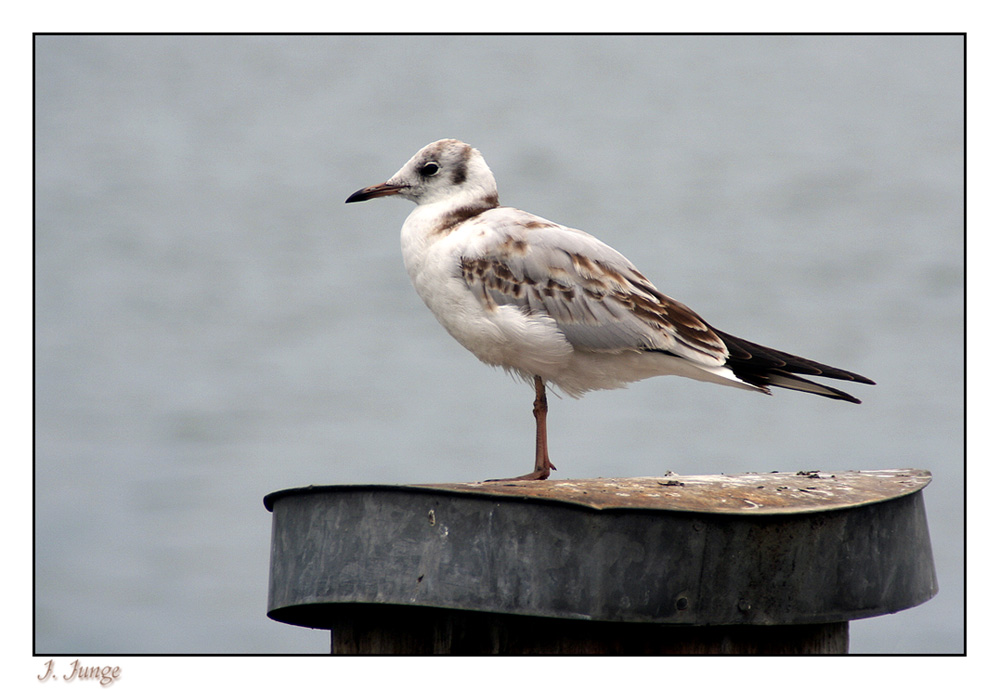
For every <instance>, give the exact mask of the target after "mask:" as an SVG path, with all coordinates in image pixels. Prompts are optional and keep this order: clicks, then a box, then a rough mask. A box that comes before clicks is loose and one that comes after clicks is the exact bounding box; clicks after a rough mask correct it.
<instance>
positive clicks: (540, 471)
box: [488, 376, 556, 482]
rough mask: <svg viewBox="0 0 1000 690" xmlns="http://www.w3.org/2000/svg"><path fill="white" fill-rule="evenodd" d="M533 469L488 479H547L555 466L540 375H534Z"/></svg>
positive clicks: (501, 480)
mask: <svg viewBox="0 0 1000 690" xmlns="http://www.w3.org/2000/svg"><path fill="white" fill-rule="evenodd" d="M532 409H533V411H534V414H535V471H534V472H531V473H529V474H522V475H521V476H520V477H511V478H510V479H490V480H488V481H491V482H504V481H521V480H527V479H547V478H548V476H549V473H550V472H551V471H552V470H554V469H555V468H556V466H555V465H553V464H552V463H551V462H550V461H549V437H548V432H547V431H546V427H545V417H546V416H547V414H548V411H549V402H548V400H547V399H546V397H545V381H544V380H543V379H542V377H541V376H536V377H535V405H534V407H533V408H532Z"/></svg>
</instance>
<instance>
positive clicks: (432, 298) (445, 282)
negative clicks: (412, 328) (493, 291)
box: [411, 270, 573, 381]
mask: <svg viewBox="0 0 1000 690" xmlns="http://www.w3.org/2000/svg"><path fill="white" fill-rule="evenodd" d="M435 273H436V272H434V271H427V270H425V271H423V272H420V273H417V274H416V275H414V276H411V277H412V278H413V285H414V287H415V288H416V291H417V294H419V295H420V297H421V298H422V299H423V300H424V303H425V304H427V306H428V307H429V308H430V310H431V311H432V312H433V313H434V316H436V317H437V319H438V321H439V322H440V323H441V325H442V326H444V327H445V329H446V330H447V331H448V333H450V334H451V336H452V337H453V338H455V340H457V341H458V342H460V343H461V344H462V345H463V346H464V347H465V348H466V349H467V350H469V351H470V352H472V354H474V355H475V356H476V357H478V358H479V359H480V360H482V361H483V362H485V363H486V364H491V365H493V366H499V367H504V368H505V369H511V370H514V371H516V372H517V373H519V374H521V375H522V376H536V375H537V376H541V377H542V378H545V379H547V380H550V381H557V380H558V378H559V376H560V374H561V372H562V371H563V370H564V369H565V368H566V367H567V366H568V365H569V363H570V360H571V359H572V357H573V346H572V345H570V344H569V343H568V342H567V341H566V338H565V336H564V335H563V334H562V332H561V331H560V330H559V327H558V326H557V325H556V323H555V321H553V320H552V319H551V318H549V317H548V316H545V315H541V314H526V313H525V312H523V311H522V310H521V309H519V308H517V307H514V306H498V305H483V303H482V302H480V300H479V299H477V297H476V296H475V295H474V294H473V293H472V292H470V291H469V289H468V287H467V286H466V284H465V282H464V281H463V280H462V279H461V278H460V277H457V276H454V275H451V274H448V273H443V272H442V273H438V274H436V275H435Z"/></svg>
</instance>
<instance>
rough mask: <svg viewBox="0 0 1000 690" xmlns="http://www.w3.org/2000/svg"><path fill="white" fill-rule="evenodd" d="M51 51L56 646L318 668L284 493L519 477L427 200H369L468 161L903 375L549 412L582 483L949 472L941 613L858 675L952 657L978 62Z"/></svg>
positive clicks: (873, 45) (47, 184)
mask: <svg viewBox="0 0 1000 690" xmlns="http://www.w3.org/2000/svg"><path fill="white" fill-rule="evenodd" d="M35 48H36V75H35V78H36V82H35V87H36V121H35V122H36V140H35V153H36V176H35V182H36V207H35V208H36V218H35V221H36V226H35V269H36V284H35V308H36V331H35V338H36V349H35V358H36V359H35V367H36V368H35V383H36V390H35V393H36V401H35V405H36V407H35V414H36V417H35V424H36V426H35V443H36V445H35V524H34V528H35V614H36V617H35V651H36V652H37V653H39V654H61V653H66V654H98V653H100V654H120V653H143V654H146V653H204V652H208V653H212V652H232V653H270V652H276V653H300V652H301V653H317V652H324V651H326V650H327V649H328V648H329V636H328V634H327V633H325V632H323V631H314V630H308V629H300V628H295V627H291V626H287V625H283V624H280V623H275V622H273V621H270V620H269V619H267V618H266V616H265V608H266V587H267V568H268V555H269V554H268V549H269V539H270V517H271V516H270V514H269V513H268V512H267V511H266V510H265V509H264V507H263V505H262V503H261V498H262V497H263V496H264V495H265V494H267V493H269V492H272V491H275V490H278V489H284V488H288V487H293V486H301V485H308V484H341V483H392V484H397V483H414V482H419V483H429V482H455V481H475V480H479V479H483V478H487V477H495V476H509V475H511V474H514V473H521V472H524V471H527V470H528V469H530V465H531V463H532V446H533V420H532V417H531V409H530V408H531V402H532V392H531V389H530V388H529V387H528V386H526V385H525V384H523V383H521V382H518V381H514V380H513V379H511V378H509V377H507V376H506V375H505V374H503V373H502V372H499V371H495V370H491V369H490V368H488V367H486V366H484V365H482V364H480V363H479V362H478V361H477V360H476V359H475V358H474V357H473V356H472V355H471V354H469V353H467V352H466V351H464V350H463V349H462V348H461V346H459V345H458V344H457V343H455V342H453V341H452V340H451V339H450V338H449V336H448V335H447V334H446V333H445V332H444V331H443V329H441V328H440V326H439V325H438V324H437V322H436V321H435V320H434V318H433V316H432V315H431V314H430V312H428V311H427V310H426V308H425V307H424V306H423V304H422V303H421V302H420V300H419V298H417V296H416V295H415V293H414V292H413V290H412V288H411V286H410V284H409V281H408V278H407V276H406V274H405V272H404V270H403V267H402V261H401V258H400V255H399V241H398V231H399V227H400V225H401V224H402V222H403V219H404V218H405V216H406V214H407V213H408V212H409V210H410V206H409V204H408V203H407V202H403V201H399V200H376V201H372V202H368V203H365V204H352V205H349V206H348V205H345V204H344V203H343V201H344V199H345V198H346V197H347V196H348V195H349V194H350V193H351V192H353V191H355V190H356V189H358V188H360V187H362V186H366V185H369V184H373V183H376V182H381V181H383V180H384V179H386V178H387V177H388V176H389V175H391V174H392V173H393V172H395V171H396V170H397V169H398V168H399V167H400V166H401V165H402V164H403V163H404V162H405V161H406V160H407V159H408V158H409V157H410V156H411V155H412V154H413V153H414V152H415V151H416V150H417V149H419V148H420V147H422V146H423V145H425V144H427V143H428V142H430V141H433V140H436V139H439V138H442V137H456V138H460V139H463V140H465V141H468V142H469V143H471V144H473V145H474V146H476V147H477V148H479V149H480V150H481V151H482V152H483V154H484V155H485V157H486V160H487V162H488V163H489V164H490V166H491V168H492V169H493V171H494V173H495V174H496V176H497V178H498V181H499V187H500V195H501V202H502V203H504V204H507V205H512V206H517V207H520V208H524V209H527V210H530V211H532V212H535V213H538V214H539V215H542V216H544V217H546V218H549V219H552V220H555V221H558V222H562V223H564V224H567V225H571V226H574V227H578V228H581V229H584V230H587V231H588V232H591V233H593V234H596V235H598V236H599V237H601V238H602V239H603V240H605V241H606V242H608V243H609V244H611V245H612V246H614V247H615V248H617V249H619V250H620V251H622V252H623V253H624V254H626V255H627V256H629V257H630V258H631V259H632V260H633V261H634V262H635V263H636V264H637V265H638V267H639V269H640V270H641V271H643V273H645V274H646V275H647V276H648V277H649V278H650V279H652V280H653V281H654V282H655V283H656V284H657V286H658V287H659V288H660V289H661V290H662V291H664V292H665V293H667V294H669V295H671V296H673V297H675V298H677V299H680V300H681V301H683V302H685V303H686V304H688V305H689V306H691V307H692V308H694V309H695V310H696V311H697V312H698V313H700V314H701V315H702V316H703V317H704V318H706V319H707V320H708V321H709V322H710V323H712V324H714V325H717V326H718V327H720V328H722V329H724V330H726V331H728V332H731V333H734V334H735V335H739V336H742V337H745V338H748V339H751V340H755V341H757V342H761V343H763V344H766V345H771V346H773V347H777V348H780V349H785V350H789V351H792V352H795V353H797V354H801V355H803V356H807V357H812V358H815V359H818V360H820V361H824V362H827V363H830V364H833V365H836V366H841V367H844V368H848V369H851V370H854V371H858V372H860V373H863V374H865V375H867V376H870V377H871V378H873V379H875V380H876V381H878V386H877V387H874V388H871V387H862V386H850V385H848V386H846V387H847V388H848V389H849V390H850V392H851V393H854V394H856V395H858V396H859V397H861V398H863V400H864V404H863V405H860V406H855V405H848V404H843V403H837V402H833V401H830V400H825V399H822V398H818V397H815V396H806V395H802V394H796V393H793V392H789V391H778V392H776V394H775V395H774V396H773V397H770V398H768V397H765V396H760V395H754V394H750V393H745V392H742V391H737V390H731V389H727V388H722V387H718V386H710V385H706V384H703V383H698V382H693V381H687V380H680V379H673V378H660V379H654V380H648V381H644V382H640V383H637V384H633V385H632V386H631V387H630V388H629V389H627V390H623V391H611V392H601V393H594V394H591V395H589V396H587V397H586V398H584V399H583V400H572V399H570V398H568V397H565V396H564V397H563V398H562V399H559V398H554V397H553V398H550V414H549V434H550V436H549V438H550V448H551V452H552V457H553V461H554V462H555V464H556V465H557V466H558V467H559V472H558V473H557V474H556V475H555V477H556V478H577V477H596V476H608V477H613V476H650V475H661V474H663V473H664V472H666V471H668V470H670V471H673V472H676V473H679V474H699V473H700V474H707V473H738V472H748V471H763V472H766V471H771V470H781V471H793V472H794V471H797V470H802V469H821V470H824V471H836V470H838V469H841V470H843V469H880V468H893V467H919V468H925V469H929V470H931V471H932V472H933V474H934V481H933V482H932V484H931V485H930V486H929V487H928V488H927V490H926V491H925V501H926V506H927V512H928V520H929V523H930V529H931V535H932V540H933V544H934V549H935V552H934V555H935V561H936V565H937V573H938V578H939V581H940V589H941V591H940V593H939V594H938V595H937V597H936V598H935V599H933V600H931V601H930V602H928V603H926V604H924V605H922V606H920V607H917V608H915V609H911V610H909V611H904V612H900V613H897V614H894V615H890V616H883V617H879V618H874V619H869V620H863V621H857V622H854V623H852V625H851V649H852V651H853V652H959V651H962V650H963V644H964V641H963V626H964V617H963V611H964V590H963V578H964V572H963V560H964V553H963V539H964V534H963V513H964V504H963V500H964V494H963V488H964V473H963V471H964V465H963V462H964V456H963V415H964V407H963V406H964V400H963V376H964V371H963V309H964V304H963V117H964V113H963V64H962V60H963V46H962V39H961V38H960V37H934V36H922V37H898V36H897V37H880V36H865V37H817V36H806V37H794V36H783V37H740V36H730V37H704V36H698V37H676V36H658V37H509V36H508V37H446V36H432V37H378V36H376V37H350V36H348V37H345V36H339V37H338V36H334V37H238V36H229V37H204V36H186V37H150V36H141V37H127V36H125V37H74V36H42V37H38V38H37V39H36V42H35ZM25 528H28V526H25Z"/></svg>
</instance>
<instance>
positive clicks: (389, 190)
mask: <svg viewBox="0 0 1000 690" xmlns="http://www.w3.org/2000/svg"><path fill="white" fill-rule="evenodd" d="M404 189H406V185H404V184H390V183H388V182H383V183H381V184H373V185H372V186H371V187H365V188H364V189H359V190H358V191H356V192H354V194H352V195H351V196H349V197H347V201H345V202H344V203H345V204H350V203H353V202H355V201H368V200H369V199H376V198H378V197H380V196H391V195H393V194H399V193H400V192H401V191H402V190H404Z"/></svg>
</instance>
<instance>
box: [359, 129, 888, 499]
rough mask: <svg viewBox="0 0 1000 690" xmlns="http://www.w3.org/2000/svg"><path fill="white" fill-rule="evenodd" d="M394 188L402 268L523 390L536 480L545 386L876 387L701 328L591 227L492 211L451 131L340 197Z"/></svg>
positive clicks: (482, 177)
mask: <svg viewBox="0 0 1000 690" xmlns="http://www.w3.org/2000/svg"><path fill="white" fill-rule="evenodd" d="M385 196H398V197H402V198H404V199H409V200H410V201H413V202H415V203H416V204H417V207H416V208H415V209H414V210H413V211H412V212H411V213H410V215H409V216H408V217H407V218H406V221H405V222H404V223H403V228H402V231H401V233H400V234H401V244H402V250H403V262H404V264H405V266H406V271H407V273H408V274H409V276H410V280H411V281H412V282H413V287H414V288H415V289H416V291H417V294H418V295H420V297H421V298H422V299H423V301H424V303H425V304H426V305H427V306H428V307H429V308H430V310H431V311H432V312H433V313H434V316H436V317H437V320H438V321H439V322H440V323H441V325H442V326H444V328H445V330H447V331H448V333H450V334H451V335H452V337H454V338H455V340H457V341H458V342H459V343H461V344H462V345H463V346H464V347H465V348H466V349H468V350H469V351H470V352H472V354H474V355H475V356H476V357H478V358H479V359H480V360H481V361H483V362H485V363H486V364H490V365H492V366H497V367H502V368H504V369H506V370H507V371H509V372H512V373H514V374H517V375H519V376H521V377H522V378H524V379H525V380H526V381H528V382H531V383H533V384H534V389H535V402H534V406H533V412H534V417H535V468H534V470H533V471H532V472H530V473H528V474H525V475H522V476H519V477H513V478H511V480H503V481H512V480H535V479H546V478H547V477H548V476H549V474H550V472H551V471H552V470H554V469H555V465H553V464H552V462H551V461H550V460H549V452H548V435H547V431H546V424H545V420H546V414H547V412H548V402H547V399H546V387H547V385H549V384H554V385H555V386H558V387H559V388H560V389H561V390H563V391H564V392H565V393H566V394H568V395H570V396H572V397H579V396H581V395H583V394H584V393H586V392H588V391H592V390H602V389H612V388H623V387H625V386H626V385H627V384H629V383H631V382H633V381H639V380H642V379H646V378H649V377H651V376H667V375H674V376H686V377H688V378H691V379H696V380H698V381H707V382H710V383H718V384H722V385H725V386H732V387H735V388H742V389H744V390H751V391H757V392H761V393H767V394H770V390H769V386H774V387H777V388H787V389H790V390H796V391H804V392H806V393H813V394H815V395H821V396H824V397H827V398H832V399H834V400H846V401H847V402H852V403H860V402H861V401H860V400H858V399H857V398H855V397H854V396H852V395H849V394H847V393H845V392H843V391H841V390H838V389H836V388H832V387H830V386H827V385H824V384H822V383H816V382H814V381H812V380H809V379H805V378H803V377H802V376H801V375H803V374H805V375H812V376H822V377H826V378H829V379H839V380H841V381H854V382H857V383H867V384H874V381H872V380H870V379H867V378H865V377H864V376H860V375H858V374H854V373H851V372H849V371H845V370H843V369H837V368H835V367H831V366H827V365H826V364H820V363H818V362H814V361H812V360H809V359H804V358H802V357H797V356H795V355H790V354H788V353H785V352H780V351H778V350H774V349H771V348H769V347H764V346H762V345H756V344H754V343H751V342H749V341H747V340H743V339H742V338H737V337H736V336H732V335H729V334H728V333H724V332H722V331H720V330H718V329H717V328H714V327H712V326H709V325H708V323H706V322H705V320H704V319H702V318H701V317H699V316H698V315H697V314H696V313H695V312H694V311H692V310H691V309H689V308H688V307H686V306H684V305H683V304H681V303H680V302H678V301H676V300H674V299H672V298H670V297H667V296H666V295H665V294H663V293H662V292H660V291H659V290H658V289H657V288H656V287H655V286H654V285H653V283H651V282H650V281H649V280H648V279H647V278H646V277H645V276H644V275H643V274H642V273H640V272H639V270H638V269H637V268H636V267H635V266H634V265H633V264H632V262H631V261H629V260H628V259H627V258H625V256H623V255H622V254H620V253H619V252H617V251H615V250H614V249H612V248H611V247H609V246H608V245H607V244H605V243H603V242H601V241H600V240H599V239H597V238H596V237H594V236H593V235H589V234H587V233H585V232H582V231H580V230H576V229H573V228H569V227H566V226H565V225H560V224H558V223H553V222H552V221H549V220H546V219H544V218H541V217H539V216H536V215H534V214H531V213H528V212H526V211H521V210H518V209H516V208H511V207H509V206H501V205H500V202H499V198H498V196H497V185H496V180H495V179H494V177H493V173H492V172H491V171H490V169H489V167H488V166H487V165H486V161H485V160H484V159H483V156H482V154H480V153H479V151H478V150H476V149H474V148H472V147H471V146H469V145H468V144H466V143H464V142H461V141H458V140H457V139H441V140H440V141H435V142H434V143H431V144H428V145H427V146H425V147H424V148H422V149H420V151H418V152H417V153H416V155H414V156H413V157H412V158H411V159H410V160H409V161H408V162H407V163H406V165H404V166H403V167H402V168H400V170H399V172H397V173H396V174H395V175H393V176H392V177H390V178H389V179H388V180H387V181H386V182H382V183H380V184H376V185H372V186H370V187H365V188H363V189H360V190H358V191H357V192H355V193H354V194H352V195H351V196H350V197H348V198H347V202H346V203H353V202H357V201H367V200H368V199H375V198H378V197H385Z"/></svg>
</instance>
